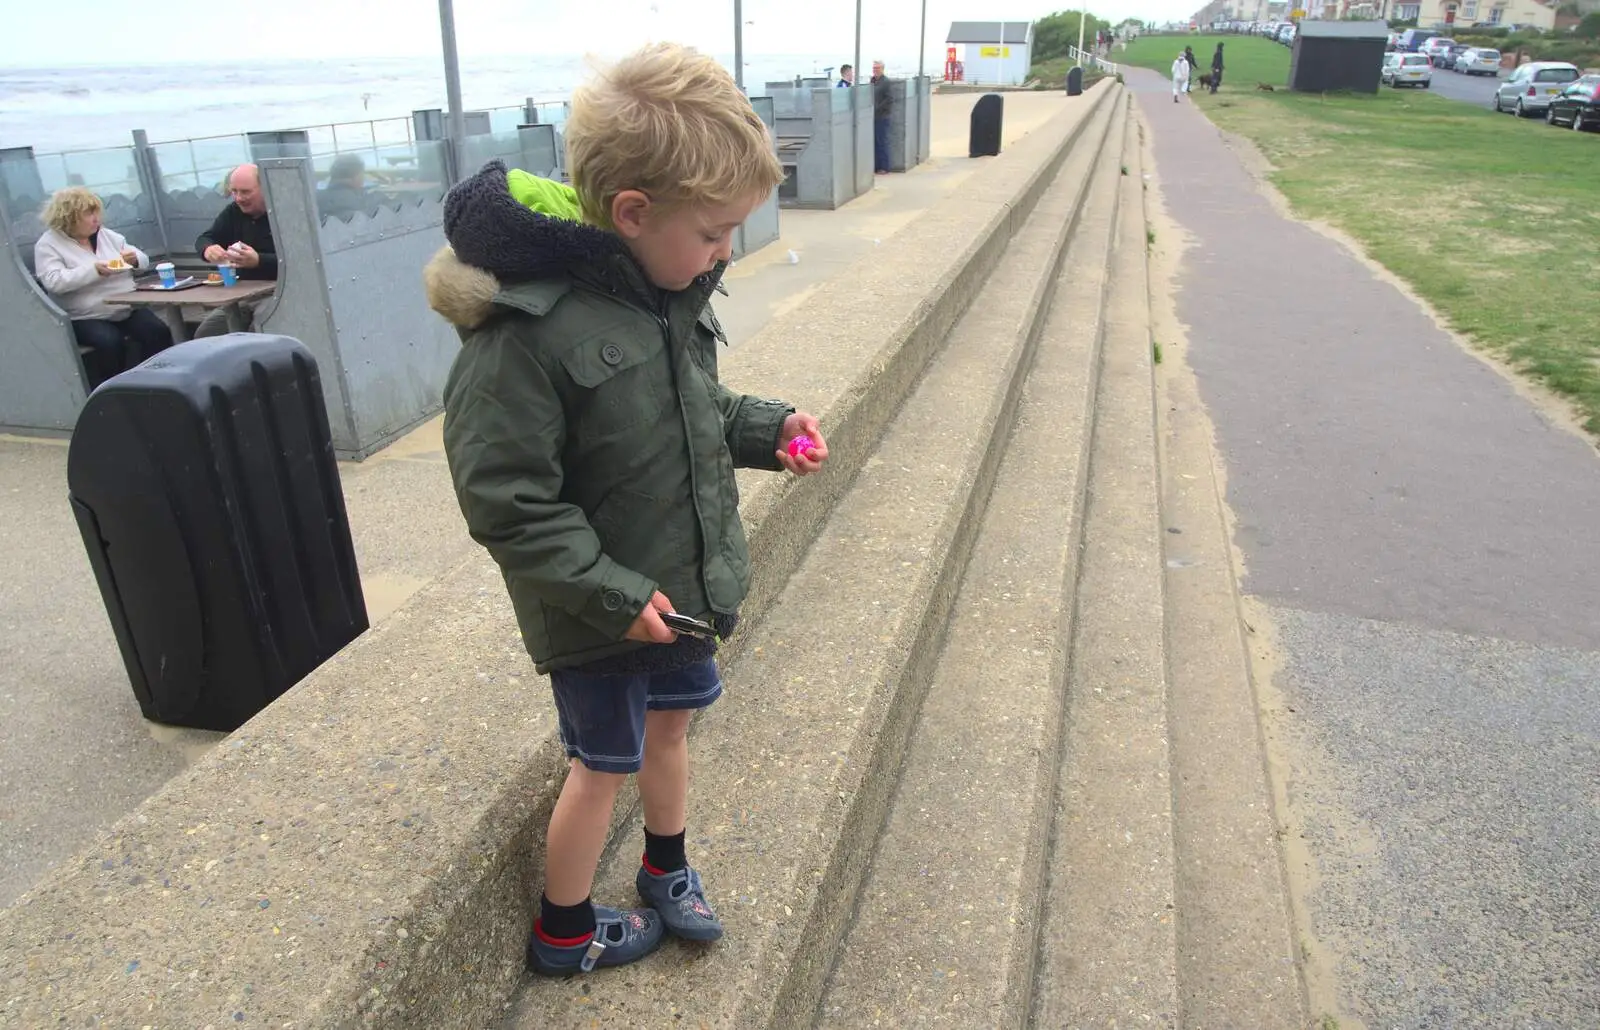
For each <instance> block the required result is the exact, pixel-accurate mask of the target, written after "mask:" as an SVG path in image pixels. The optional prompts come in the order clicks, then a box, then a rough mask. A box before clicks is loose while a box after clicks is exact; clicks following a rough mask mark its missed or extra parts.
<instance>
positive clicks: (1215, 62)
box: [1211, 43, 1222, 93]
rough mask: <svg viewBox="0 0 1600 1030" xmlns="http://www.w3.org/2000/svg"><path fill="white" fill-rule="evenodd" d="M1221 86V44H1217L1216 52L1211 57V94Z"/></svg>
mask: <svg viewBox="0 0 1600 1030" xmlns="http://www.w3.org/2000/svg"><path fill="white" fill-rule="evenodd" d="M1220 85H1222V44H1221V43H1218V44H1217V52H1216V53H1214V54H1212V55H1211V92H1213V93H1215V92H1216V91H1217V87H1218V86H1220Z"/></svg>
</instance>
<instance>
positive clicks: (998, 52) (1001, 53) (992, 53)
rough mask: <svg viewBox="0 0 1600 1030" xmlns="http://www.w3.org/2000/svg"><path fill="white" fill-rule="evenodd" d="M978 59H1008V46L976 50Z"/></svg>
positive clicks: (1009, 53) (1009, 54)
mask: <svg viewBox="0 0 1600 1030" xmlns="http://www.w3.org/2000/svg"><path fill="white" fill-rule="evenodd" d="M978 56H979V57H1010V56H1011V48H1010V47H1008V46H1003V47H1002V46H986V47H979V48H978Z"/></svg>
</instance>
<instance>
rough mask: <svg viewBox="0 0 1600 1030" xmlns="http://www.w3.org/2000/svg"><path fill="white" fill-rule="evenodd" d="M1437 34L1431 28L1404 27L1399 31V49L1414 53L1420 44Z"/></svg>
mask: <svg viewBox="0 0 1600 1030" xmlns="http://www.w3.org/2000/svg"><path fill="white" fill-rule="evenodd" d="M1437 35H1439V33H1438V32H1436V31H1434V30H1433V29H1406V30H1405V31H1404V32H1402V33H1400V49H1401V50H1404V51H1406V52H1407V53H1412V54H1414V53H1416V52H1417V51H1418V50H1420V49H1421V48H1422V44H1424V43H1426V42H1427V41H1428V40H1430V39H1432V38H1433V37H1435V36H1437Z"/></svg>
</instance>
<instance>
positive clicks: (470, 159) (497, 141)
mask: <svg viewBox="0 0 1600 1030" xmlns="http://www.w3.org/2000/svg"><path fill="white" fill-rule="evenodd" d="M495 158H499V159H500V160H502V161H504V162H505V163H506V167H508V168H515V167H517V165H518V163H519V162H520V161H521V160H522V140H521V138H520V137H518V135H517V132H516V130H515V129H513V130H512V131H510V132H490V133H485V134H483V135H481V136H468V137H467V138H466V139H464V140H462V141H461V174H462V176H463V177H466V176H469V175H473V174H475V173H476V172H477V171H478V169H480V168H482V167H483V166H484V165H486V164H488V163H489V162H490V161H493V160H494V159H495Z"/></svg>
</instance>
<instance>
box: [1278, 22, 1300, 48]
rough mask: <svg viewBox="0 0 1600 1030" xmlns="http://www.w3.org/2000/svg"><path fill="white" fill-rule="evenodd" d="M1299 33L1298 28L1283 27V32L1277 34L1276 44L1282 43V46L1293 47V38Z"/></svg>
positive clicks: (1291, 26)
mask: <svg viewBox="0 0 1600 1030" xmlns="http://www.w3.org/2000/svg"><path fill="white" fill-rule="evenodd" d="M1299 31H1300V29H1299V26H1296V25H1288V26H1285V27H1284V30H1283V31H1282V32H1280V33H1278V42H1280V43H1282V44H1283V45H1284V46H1294V37H1295V36H1296V35H1297V34H1298V33H1299Z"/></svg>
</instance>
